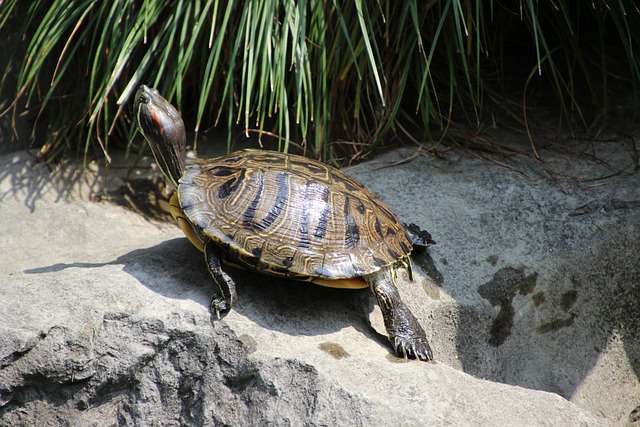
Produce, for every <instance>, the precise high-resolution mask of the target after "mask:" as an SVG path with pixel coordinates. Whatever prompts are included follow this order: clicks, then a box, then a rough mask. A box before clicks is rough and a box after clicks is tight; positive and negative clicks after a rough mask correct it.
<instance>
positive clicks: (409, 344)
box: [391, 336, 433, 362]
mask: <svg viewBox="0 0 640 427" xmlns="http://www.w3.org/2000/svg"><path fill="white" fill-rule="evenodd" d="M391 344H392V345H393V349H394V350H395V352H396V356H398V357H402V358H404V359H416V360H422V361H424V362H428V361H430V360H433V351H432V350H431V346H430V345H429V342H428V341H427V340H426V339H422V338H416V339H414V340H407V339H403V338H401V337H397V336H396V337H394V339H393V342H392V343H391Z"/></svg>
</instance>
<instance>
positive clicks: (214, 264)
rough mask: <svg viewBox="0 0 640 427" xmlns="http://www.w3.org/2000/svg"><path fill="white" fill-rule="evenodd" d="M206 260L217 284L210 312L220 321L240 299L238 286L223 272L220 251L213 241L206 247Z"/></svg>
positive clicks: (207, 243)
mask: <svg viewBox="0 0 640 427" xmlns="http://www.w3.org/2000/svg"><path fill="white" fill-rule="evenodd" d="M204 259H205V261H206V263H207V269H208V270H209V274H211V277H212V278H213V282H214V284H215V286H214V292H213V295H212V296H211V304H210V310H211V313H215V315H216V316H217V317H218V319H220V314H221V313H226V312H227V311H229V310H230V309H231V306H232V305H233V304H235V302H236V300H237V299H238V295H237V294H236V284H235V283H234V282H233V279H231V277H229V275H228V274H227V273H225V272H224V271H222V262H221V258H220V251H219V249H218V248H217V247H216V245H215V244H214V243H213V242H211V240H208V241H207V242H206V243H205V245H204Z"/></svg>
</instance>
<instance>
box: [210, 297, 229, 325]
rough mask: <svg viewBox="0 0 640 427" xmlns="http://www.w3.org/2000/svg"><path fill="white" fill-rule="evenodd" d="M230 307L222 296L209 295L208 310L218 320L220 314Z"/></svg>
mask: <svg viewBox="0 0 640 427" xmlns="http://www.w3.org/2000/svg"><path fill="white" fill-rule="evenodd" d="M230 309H231V306H230V304H229V302H228V301H227V300H225V299H224V297H219V296H217V295H214V296H212V297H211V304H210V305H209V310H211V314H215V315H216V317H217V318H218V320H220V315H221V314H225V313H227V312H228V311H229V310H230Z"/></svg>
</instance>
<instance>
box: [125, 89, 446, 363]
mask: <svg viewBox="0 0 640 427" xmlns="http://www.w3.org/2000/svg"><path fill="white" fill-rule="evenodd" d="M134 110H135V114H136V119H137V123H138V128H139V130H140V132H141V133H142V134H143V135H144V137H145V138H146V140H147V141H148V143H149V145H150V147H151V149H152V151H153V154H154V156H155V159H156V162H157V163H158V166H159V167H160V169H161V170H162V172H163V173H164V174H165V176H166V177H167V179H168V181H169V182H170V183H171V184H172V186H173V187H174V188H175V189H176V190H177V192H176V193H174V195H173V197H172V199H171V206H172V208H171V211H172V214H173V216H174V218H175V219H176V221H177V222H178V224H179V225H180V227H181V228H182V230H183V231H184V232H185V234H186V235H187V237H188V238H189V240H190V241H191V242H192V243H193V244H194V245H195V246H196V247H197V248H198V249H200V250H201V251H202V252H203V253H204V256H205V261H206V264H207V268H208V270H209V272H210V274H211V277H212V278H213V281H214V283H215V285H216V286H215V292H214V294H213V297H212V299H211V311H212V312H214V313H215V314H216V315H217V316H218V318H219V317H220V313H221V312H226V311H228V310H229V309H230V308H231V306H232V305H233V304H234V302H235V301H236V299H237V295H236V290H235V284H234V282H233V280H232V279H231V277H229V276H228V275H227V274H226V273H225V272H224V271H223V269H222V264H223V262H224V263H226V264H231V265H236V266H239V267H242V268H246V269H249V270H253V271H256V272H258V273H262V274H269V275H273V276H281V277H287V278H290V279H295V280H305V281H312V282H314V283H317V284H319V285H323V286H331V287H337V288H364V287H370V288H371V290H372V291H373V293H374V295H375V296H376V299H377V301H378V304H379V306H380V308H381V311H382V315H383V318H384V323H385V326H386V329H387V333H388V335H389V340H390V341H391V344H392V346H393V348H394V351H395V352H396V354H397V355H398V356H400V357H413V358H417V359H420V360H425V361H428V360H430V359H432V358H433V354H432V351H431V348H430V346H429V343H428V341H427V336H426V334H425V332H424V330H423V329H422V327H421V326H420V323H419V322H418V320H417V319H416V317H415V316H414V315H413V314H412V313H411V311H409V308H408V307H407V306H406V305H405V304H404V303H403V302H402V300H401V299H400V295H399V293H398V289H397V288H396V285H395V278H396V272H397V270H398V268H400V267H403V268H406V269H407V271H408V273H409V277H410V278H411V263H410V259H409V255H410V253H411V251H412V249H413V246H414V245H415V246H417V247H426V246H428V245H430V244H432V243H433V241H432V240H431V236H430V235H429V233H427V232H425V231H422V230H420V229H419V228H418V227H417V226H415V225H413V224H412V225H410V226H404V225H403V224H402V223H401V222H400V221H399V220H398V218H397V217H396V215H395V214H394V213H393V212H391V210H390V209H389V208H388V207H387V206H386V205H385V204H384V203H382V202H381V201H380V200H379V199H377V198H376V197H375V196H374V195H373V194H372V193H371V192H370V191H369V190H368V189H366V188H365V187H364V186H363V185H362V184H360V183H359V182H358V181H356V180H354V179H353V178H351V177H349V176H347V175H346V174H344V173H343V172H341V171H339V170H337V169H335V168H333V167H331V166H328V165H325V164H323V163H320V162H316V161H313V160H310V159H307V158H305V157H301V156H296V155H291V154H283V153H278V152H273V151H265V150H242V151H237V152H235V153H232V154H229V155H226V156H221V157H217V158H213V159H186V158H185V141H186V136H185V131H184V124H183V122H182V120H181V119H180V116H179V114H178V112H177V111H176V109H175V108H174V107H173V106H172V105H171V104H170V103H169V102H167V101H166V100H165V99H164V98H163V97H162V96H160V94H159V93H158V91H157V90H155V89H149V88H148V87H146V86H141V87H140V89H139V90H138V93H137V94H136V99H135V106H134Z"/></svg>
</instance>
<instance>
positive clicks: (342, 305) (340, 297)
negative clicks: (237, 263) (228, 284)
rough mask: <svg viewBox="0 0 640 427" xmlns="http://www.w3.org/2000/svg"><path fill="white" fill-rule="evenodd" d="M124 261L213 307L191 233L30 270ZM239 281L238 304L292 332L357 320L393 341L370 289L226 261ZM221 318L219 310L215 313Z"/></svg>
mask: <svg viewBox="0 0 640 427" xmlns="http://www.w3.org/2000/svg"><path fill="white" fill-rule="evenodd" d="M106 265H122V266H123V271H125V272H126V273H128V274H130V275H131V276H133V277H134V278H135V279H136V280H138V281H139V282H140V283H142V284H143V285H144V286H146V287H147V288H149V289H150V290H152V291H153V292H155V293H157V294H159V295H162V296H164V297H167V298H172V299H191V300H193V301H196V302H197V303H199V304H202V305H203V306H204V307H207V309H208V307H209V302H210V298H211V290H212V286H213V282H212V279H211V277H210V276H209V274H208V272H207V270H206V266H205V262H204V257H203V255H202V253H201V252H199V251H198V250H197V249H195V248H194V247H193V246H192V245H191V244H190V243H189V241H188V240H187V239H186V238H176V239H172V240H168V241H165V242H162V243H160V244H158V245H155V246H152V247H148V248H143V249H136V250H134V251H131V252H129V253H126V254H124V255H122V256H119V257H118V258H116V259H115V260H113V261H109V262H104V263H90V262H74V263H64V264H62V263H61V264H54V265H51V266H46V267H41V268H33V269H29V270H25V273H27V274H40V273H51V272H57V271H62V270H65V269H68V268H99V267H103V266H106ZM225 271H227V272H228V273H229V275H230V276H231V277H232V278H233V280H234V281H235V282H236V288H237V289H236V290H237V293H238V301H237V302H236V304H235V305H234V306H233V307H232V310H233V311H235V312H237V313H238V314H240V315H242V316H245V317H247V318H249V319H251V320H252V321H253V322H255V323H256V324H258V325H260V326H262V327H264V328H266V329H270V330H275V331H278V332H282V333H285V334H288V335H292V336H298V335H308V336H312V335H319V334H329V333H333V332H336V331H339V330H341V329H343V328H345V327H347V326H354V327H355V328H356V329H358V330H359V331H360V332H362V333H363V334H365V335H367V336H368V337H369V338H371V339H374V340H376V341H378V342H380V343H381V345H388V343H387V340H386V337H384V336H381V335H380V334H378V333H376V332H375V330H374V329H373V328H372V327H371V326H370V325H369V324H368V322H367V320H366V316H365V314H366V313H370V312H371V311H373V309H374V305H375V298H374V297H373V295H372V294H371V292H370V291H369V290H368V289H361V290H343V289H333V288H326V287H322V286H317V285H314V284H312V283H307V282H298V281H293V280H286V279H280V278H276V277H270V276H265V275H261V274H258V273H254V272H250V271H246V270H239V269H236V268H230V267H226V268H225ZM211 320H212V322H216V321H217V319H216V318H215V316H213V315H212V316H211Z"/></svg>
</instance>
